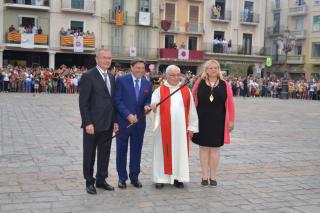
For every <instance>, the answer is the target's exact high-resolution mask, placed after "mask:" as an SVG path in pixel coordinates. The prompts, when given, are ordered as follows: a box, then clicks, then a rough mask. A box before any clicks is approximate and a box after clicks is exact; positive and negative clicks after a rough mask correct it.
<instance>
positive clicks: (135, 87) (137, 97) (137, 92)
mask: <svg viewBox="0 0 320 213" xmlns="http://www.w3.org/2000/svg"><path fill="white" fill-rule="evenodd" d="M139 90H140V89H139V80H138V79H136V80H135V85H134V91H135V93H136V99H137V101H138V100H139Z"/></svg>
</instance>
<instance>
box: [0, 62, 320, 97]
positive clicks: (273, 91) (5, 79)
mask: <svg viewBox="0 0 320 213" xmlns="http://www.w3.org/2000/svg"><path fill="white" fill-rule="evenodd" d="M85 71H87V68H85V67H76V66H73V67H67V66H65V65H62V66H61V67H59V68H58V69H56V70H53V69H48V68H43V67H37V68H34V69H33V68H28V67H23V66H12V65H8V66H6V67H4V68H0V92H25V93H67V94H69V93H78V85H79V81H80V78H81V75H82V73H83V72H85ZM112 73H113V75H114V76H115V77H116V78H117V77H118V76H121V75H125V74H126V73H127V71H124V70H122V69H121V68H119V67H118V66H115V67H114V68H113V69H112ZM145 78H147V79H148V80H149V81H151V82H152V85H153V90H154V89H156V88H157V87H158V86H160V85H162V82H163V80H164V79H165V75H164V74H162V73H155V72H146V73H145ZM196 78H197V76H195V75H193V74H192V73H191V72H185V73H184V74H182V75H181V77H180V81H181V82H182V83H183V82H185V81H186V80H187V79H189V80H190V82H191V83H190V88H191V87H192V85H193V82H195V80H196ZM226 79H227V81H228V82H229V84H230V86H231V87H232V92H233V95H234V96H242V97H274V98H278V97H279V96H280V92H281V91H282V79H279V78H255V77H252V76H248V77H234V76H228V77H226ZM288 96H289V98H291V99H306V100H319V99H320V81H316V80H311V81H307V80H297V81H294V80H289V82H288Z"/></svg>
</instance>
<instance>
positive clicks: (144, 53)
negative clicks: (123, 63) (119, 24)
mask: <svg viewBox="0 0 320 213" xmlns="http://www.w3.org/2000/svg"><path fill="white" fill-rule="evenodd" d="M105 48H106V49H108V50H110V51H111V53H112V57H114V58H130V57H143V58H146V59H157V58H158V55H159V54H158V53H159V50H158V49H157V48H139V47H138V48H136V54H132V53H130V47H122V46H105Z"/></svg>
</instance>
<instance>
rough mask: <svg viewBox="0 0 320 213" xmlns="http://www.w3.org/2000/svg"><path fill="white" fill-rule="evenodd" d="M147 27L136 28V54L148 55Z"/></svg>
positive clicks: (140, 55)
mask: <svg viewBox="0 0 320 213" xmlns="http://www.w3.org/2000/svg"><path fill="white" fill-rule="evenodd" d="M148 32H149V30H148V29H138V37H137V55H138V56H139V57H146V56H148V50H149V48H148V46H149V39H148V38H149V36H148Z"/></svg>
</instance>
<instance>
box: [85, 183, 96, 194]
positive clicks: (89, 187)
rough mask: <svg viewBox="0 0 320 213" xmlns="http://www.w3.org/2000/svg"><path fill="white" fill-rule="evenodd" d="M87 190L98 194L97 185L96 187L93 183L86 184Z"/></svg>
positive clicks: (89, 192)
mask: <svg viewBox="0 0 320 213" xmlns="http://www.w3.org/2000/svg"><path fill="white" fill-rule="evenodd" d="M86 191H87V193H88V194H92V195H95V194H97V190H96V187H94V185H93V184H90V185H87V186H86Z"/></svg>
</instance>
